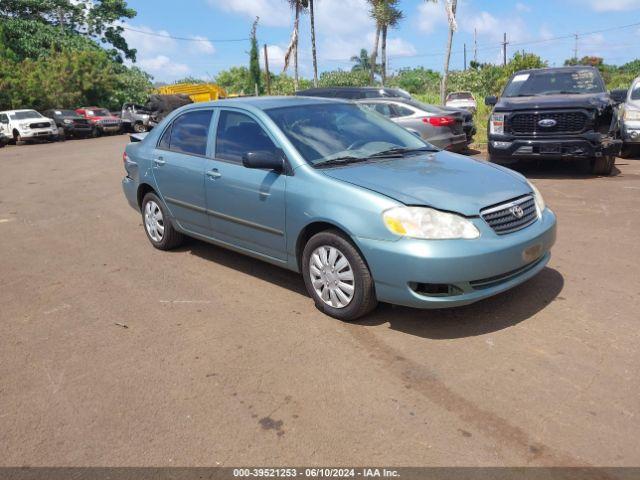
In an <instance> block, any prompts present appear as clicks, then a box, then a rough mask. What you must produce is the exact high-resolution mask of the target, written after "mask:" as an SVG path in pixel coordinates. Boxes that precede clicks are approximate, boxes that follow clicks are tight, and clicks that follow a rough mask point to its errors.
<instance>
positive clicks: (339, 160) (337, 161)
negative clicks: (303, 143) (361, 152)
mask: <svg viewBox="0 0 640 480" xmlns="http://www.w3.org/2000/svg"><path fill="white" fill-rule="evenodd" d="M366 161H367V157H353V156H351V155H345V156H344V157H336V158H330V159H328V160H321V161H319V162H316V163H315V166H316V167H330V166H335V165H346V164H348V163H357V162H366Z"/></svg>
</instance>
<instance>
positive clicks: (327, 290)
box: [302, 230, 378, 321]
mask: <svg viewBox="0 0 640 480" xmlns="http://www.w3.org/2000/svg"><path fill="white" fill-rule="evenodd" d="M302 276H303V278H304V284H305V286H306V287H307V291H308V292H309V295H310V296H311V297H312V298H313V301H314V302H315V304H316V307H317V308H318V309H319V310H320V311H321V312H323V313H325V314H327V315H329V316H331V317H333V318H337V319H338V320H344V321H353V320H356V319H357V318H360V317H362V316H363V315H366V314H367V313H369V312H371V311H372V310H373V309H374V308H375V307H376V305H377V303H378V300H377V299H376V294H375V289H374V285H373V279H372V278H371V273H370V272H369V267H367V264H366V263H365V261H364V259H363V258H362V256H361V255H360V252H358V250H357V249H356V248H355V247H354V246H353V244H352V243H351V242H350V241H349V240H348V239H347V238H346V237H345V236H344V235H343V234H342V233H340V232H338V231H336V230H327V231H324V232H320V233H317V234H315V235H314V236H313V237H311V238H310V239H309V241H308V242H307V244H306V245H305V247H304V251H303V253H302Z"/></svg>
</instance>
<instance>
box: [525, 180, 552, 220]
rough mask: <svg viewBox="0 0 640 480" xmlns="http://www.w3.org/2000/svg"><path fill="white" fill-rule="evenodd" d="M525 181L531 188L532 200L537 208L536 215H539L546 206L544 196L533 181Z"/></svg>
mask: <svg viewBox="0 0 640 480" xmlns="http://www.w3.org/2000/svg"><path fill="white" fill-rule="evenodd" d="M527 183H528V184H529V186H530V187H531V190H533V200H534V201H535V202H536V208H537V209H538V217H541V216H542V212H544V209H545V208H547V206H546V205H545V203H544V198H543V197H542V194H541V193H540V190H538V189H537V188H536V186H535V185H534V184H533V183H531V182H530V181H529V180H527Z"/></svg>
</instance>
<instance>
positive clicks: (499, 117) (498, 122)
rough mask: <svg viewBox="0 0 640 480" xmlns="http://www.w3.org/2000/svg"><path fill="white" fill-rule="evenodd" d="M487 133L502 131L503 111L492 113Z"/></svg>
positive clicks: (499, 132) (500, 132)
mask: <svg viewBox="0 0 640 480" xmlns="http://www.w3.org/2000/svg"><path fill="white" fill-rule="evenodd" d="M489 133H497V134H498V135H500V134H503V133H504V113H494V114H492V115H491V120H490V121H489Z"/></svg>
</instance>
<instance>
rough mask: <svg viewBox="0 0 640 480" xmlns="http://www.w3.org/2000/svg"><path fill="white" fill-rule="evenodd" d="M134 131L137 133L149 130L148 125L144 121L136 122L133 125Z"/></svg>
mask: <svg viewBox="0 0 640 480" xmlns="http://www.w3.org/2000/svg"><path fill="white" fill-rule="evenodd" d="M133 131H134V132H136V133H144V132H146V131H147V127H146V126H145V125H144V124H142V123H139V122H138V123H136V124H134V125H133Z"/></svg>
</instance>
